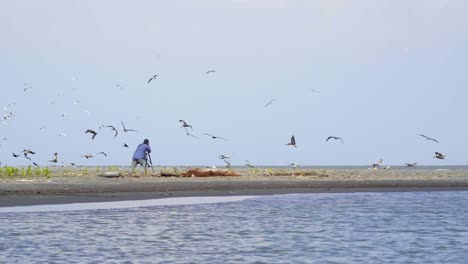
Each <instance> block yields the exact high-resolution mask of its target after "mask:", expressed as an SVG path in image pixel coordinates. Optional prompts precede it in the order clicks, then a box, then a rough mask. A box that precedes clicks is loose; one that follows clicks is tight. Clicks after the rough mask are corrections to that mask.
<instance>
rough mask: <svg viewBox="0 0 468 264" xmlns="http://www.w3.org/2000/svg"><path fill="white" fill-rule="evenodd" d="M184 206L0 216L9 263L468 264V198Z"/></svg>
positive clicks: (296, 198)
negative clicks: (467, 261)
mask: <svg viewBox="0 0 468 264" xmlns="http://www.w3.org/2000/svg"><path fill="white" fill-rule="evenodd" d="M184 199H186V200H185V201H186V202H185V203H183V202H180V203H170V202H169V203H168V202H167V201H170V200H160V203H159V204H157V202H156V203H152V202H151V201H146V202H143V201H142V202H141V205H146V207H134V206H135V204H134V203H133V202H132V203H131V204H132V206H126V204H125V203H127V202H122V203H121V205H122V206H121V207H118V208H116V207H113V208H114V209H105V206H104V207H101V209H89V208H88V209H86V208H85V209H86V210H74V209H73V208H74V207H76V206H77V205H70V206H68V207H67V206H65V207H63V208H68V209H69V210H70V211H53V212H49V211H47V208H45V210H42V211H35V212H28V213H15V212H11V211H14V210H13V208H9V210H10V212H3V213H0V220H1V225H0V233H1V234H2V236H0V248H1V250H0V262H1V263H466V260H467V259H468V192H464V191H447V192H436V191H432V192H388V193H331V194H330V193H314V194H288V195H270V196H258V197H252V198H248V199H243V198H242V197H240V198H239V199H235V198H232V197H231V198H222V197H220V198H219V199H220V200H219V201H218V202H219V203H203V201H202V200H200V199H201V198H200V197H198V198H184ZM214 199H216V198H214ZM222 199H234V200H231V201H228V202H226V200H224V201H225V202H222V201H223V200H222ZM164 201H166V202H164ZM187 201H189V202H188V203H187ZM199 202H202V203H199ZM205 202H206V201H205ZM211 202H213V200H211ZM215 202H216V201H215ZM114 205H115V204H114ZM78 206H79V205H78ZM137 206H138V205H137ZM29 209H31V207H29ZM42 209H44V208H42ZM55 209H57V208H55ZM7 211H8V208H7ZM32 211H34V210H32Z"/></svg>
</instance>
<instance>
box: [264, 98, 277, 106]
mask: <svg viewBox="0 0 468 264" xmlns="http://www.w3.org/2000/svg"><path fill="white" fill-rule="evenodd" d="M274 101H275V99H272V100H270V101H269V102H268V103H266V105H265V108H267V107H268V106H270V105H271V104H272V103H273V102H274Z"/></svg>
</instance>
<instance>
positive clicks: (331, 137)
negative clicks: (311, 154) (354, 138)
mask: <svg viewBox="0 0 468 264" xmlns="http://www.w3.org/2000/svg"><path fill="white" fill-rule="evenodd" d="M330 139H334V140H341V144H343V139H342V138H340V137H334V136H329V137H328V138H327V140H325V142H328V140H330Z"/></svg>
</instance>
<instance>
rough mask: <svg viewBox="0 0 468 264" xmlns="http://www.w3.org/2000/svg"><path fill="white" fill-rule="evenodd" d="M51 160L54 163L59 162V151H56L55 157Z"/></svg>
mask: <svg viewBox="0 0 468 264" xmlns="http://www.w3.org/2000/svg"><path fill="white" fill-rule="evenodd" d="M49 162H53V163H57V162H58V153H57V152H55V153H54V158H53V159H51V160H49Z"/></svg>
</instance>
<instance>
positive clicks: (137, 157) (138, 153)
mask: <svg viewBox="0 0 468 264" xmlns="http://www.w3.org/2000/svg"><path fill="white" fill-rule="evenodd" d="M146 153H148V154H149V153H151V147H150V146H149V140H148V139H145V140H143V143H141V144H140V145H138V147H137V148H136V150H135V153H133V159H132V174H133V173H135V168H136V166H137V165H138V164H140V165H141V166H142V167H143V168H145V175H146V167H147V165H146Z"/></svg>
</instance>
